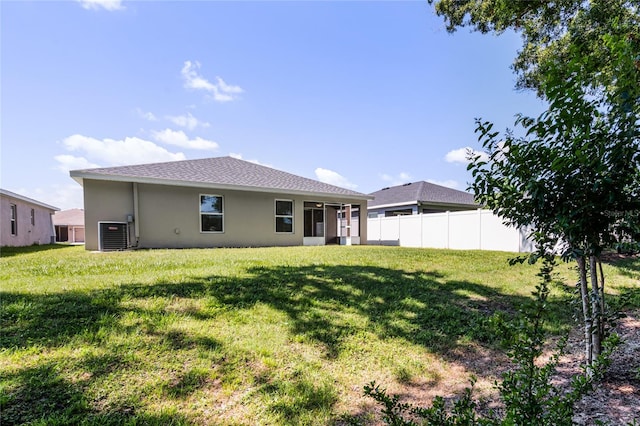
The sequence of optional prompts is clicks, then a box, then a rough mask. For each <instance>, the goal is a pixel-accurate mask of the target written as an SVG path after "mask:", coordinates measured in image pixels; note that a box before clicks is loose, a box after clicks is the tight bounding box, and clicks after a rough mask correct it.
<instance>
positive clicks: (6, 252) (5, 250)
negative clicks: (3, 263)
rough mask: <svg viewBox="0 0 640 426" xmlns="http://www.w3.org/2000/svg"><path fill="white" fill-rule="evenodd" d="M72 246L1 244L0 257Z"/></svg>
mask: <svg viewBox="0 0 640 426" xmlns="http://www.w3.org/2000/svg"><path fill="white" fill-rule="evenodd" d="M70 247H73V246H72V245H70V244H42V245H35V244H34V245H31V246H25V247H12V246H2V247H0V257H12V256H20V255H23V254H32V253H39V252H43V251H51V250H63V249H68V248H70Z"/></svg>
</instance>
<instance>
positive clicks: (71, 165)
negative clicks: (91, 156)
mask: <svg viewBox="0 0 640 426" xmlns="http://www.w3.org/2000/svg"><path fill="white" fill-rule="evenodd" d="M53 158H54V159H55V160H56V161H57V162H58V165H57V166H56V169H58V170H60V171H62V172H64V173H68V172H69V170H80V169H93V168H96V167H100V165H99V164H95V163H92V162H91V161H89V160H87V159H86V158H84V157H75V156H73V155H69V154H61V155H56V156H55V157H53Z"/></svg>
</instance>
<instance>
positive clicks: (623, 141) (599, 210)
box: [428, 0, 640, 364]
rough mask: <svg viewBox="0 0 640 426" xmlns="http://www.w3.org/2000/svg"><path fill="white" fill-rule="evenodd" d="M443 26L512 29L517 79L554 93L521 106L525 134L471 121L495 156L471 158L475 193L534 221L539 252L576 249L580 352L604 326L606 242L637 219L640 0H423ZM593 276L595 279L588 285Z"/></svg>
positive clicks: (507, 214)
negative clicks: (541, 106) (531, 110)
mask: <svg viewBox="0 0 640 426" xmlns="http://www.w3.org/2000/svg"><path fill="white" fill-rule="evenodd" d="M428 1H429V3H435V8H436V12H437V13H438V14H439V15H440V16H443V17H444V18H445V21H446V24H447V29H448V30H449V31H450V32H454V31H455V30H456V29H457V28H458V27H472V28H473V29H475V30H477V31H480V32H482V33H489V32H493V33H497V34H500V33H502V32H504V31H507V30H513V31H515V32H516V33H519V34H520V35H521V36H522V39H523V47H522V49H521V50H520V51H519V52H518V55H517V57H516V58H515V60H514V63H513V69H514V71H515V72H516V74H517V76H518V81H517V87H518V88H520V89H533V90H536V92H537V94H538V96H540V97H541V98H543V99H545V100H547V101H548V102H549V109H548V110H547V111H546V112H545V113H543V114H542V115H541V116H540V117H538V118H536V119H534V118H530V117H523V116H517V119H516V122H515V126H516V128H517V130H521V131H522V134H524V135H525V136H524V137H520V136H516V134H515V133H514V132H511V131H509V132H507V133H506V135H504V136H500V134H499V133H498V132H493V131H492V124H491V123H489V122H481V121H478V122H477V132H478V133H479V134H480V141H481V142H482V144H483V146H484V147H485V149H486V150H487V151H488V153H489V155H490V161H489V162H484V161H482V159H481V158H480V157H479V156H476V157H475V158H473V161H472V163H471V164H470V165H469V169H470V170H472V173H473V176H474V179H475V182H474V183H473V184H472V189H473V190H474V192H475V194H476V196H477V197H478V198H479V201H481V202H483V203H485V204H486V205H487V206H488V207H490V208H491V209H493V210H494V212H496V213H497V214H499V215H501V216H502V217H503V218H504V219H505V221H506V222H508V223H511V224H514V225H518V226H529V227H530V228H531V229H532V230H533V233H532V235H533V236H534V238H535V240H536V242H537V243H538V247H539V253H538V255H540V254H544V253H549V252H551V251H552V250H553V249H555V248H556V247H555V243H556V242H557V240H558V239H559V240H560V241H562V242H563V243H564V251H563V253H562V254H563V256H564V257H565V258H572V259H575V260H576V262H577V264H578V270H579V284H580V286H579V287H580V295H581V300H582V307H583V316H584V322H585V347H586V358H587V363H588V364H591V362H592V361H593V360H594V359H595V357H596V356H597V354H598V353H600V350H601V344H602V339H603V337H604V336H605V334H606V329H605V327H606V322H605V320H604V318H605V303H604V275H603V274H602V268H601V267H600V264H599V256H600V254H601V253H602V250H603V248H604V247H606V246H607V245H609V244H612V243H614V242H616V241H618V242H619V241H620V240H621V239H624V238H626V239H627V240H628V239H629V238H637V236H638V234H639V232H640V230H639V229H638V227H639V225H638V223H639V222H640V213H639V211H640V206H639V202H640V154H639V152H640V146H639V139H640V136H639V130H638V129H639V124H638V122H639V116H640V110H639V108H640V107H639V105H640V90H639V87H640V0H588V1H584V0H557V1H554V2H548V1H546V0H530V1H509V0H428ZM589 287H590V289H589Z"/></svg>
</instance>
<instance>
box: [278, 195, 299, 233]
mask: <svg viewBox="0 0 640 426" xmlns="http://www.w3.org/2000/svg"><path fill="white" fill-rule="evenodd" d="M278 202H287V203H291V214H290V215H288V214H287V215H283V214H278ZM273 213H274V221H273V230H274V231H275V233H276V234H293V233H295V230H296V221H295V214H296V205H295V203H294V201H293V200H287V199H282V198H276V199H275V200H274V203H273ZM287 217H288V218H291V231H278V218H287Z"/></svg>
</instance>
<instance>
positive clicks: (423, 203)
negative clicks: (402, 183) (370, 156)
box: [367, 200, 480, 210]
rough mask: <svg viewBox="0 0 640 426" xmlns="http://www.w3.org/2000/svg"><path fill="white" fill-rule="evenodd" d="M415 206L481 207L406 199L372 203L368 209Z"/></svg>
mask: <svg viewBox="0 0 640 426" xmlns="http://www.w3.org/2000/svg"><path fill="white" fill-rule="evenodd" d="M413 206H419V207H420V206H438V207H473V206H475V207H476V208H480V206H479V205H478V206H476V205H475V204H457V203H445V202H439V201H418V200H416V201H405V202H403V203H393V204H380V205H377V206H375V205H370V206H367V208H368V209H371V210H373V209H388V208H390V207H413Z"/></svg>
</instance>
